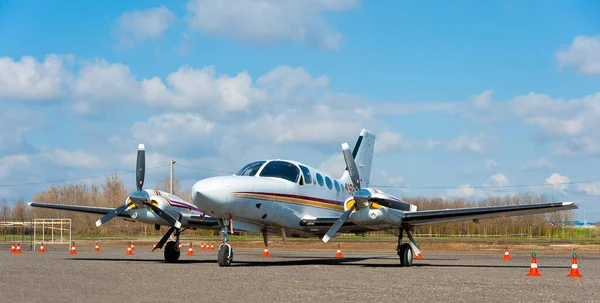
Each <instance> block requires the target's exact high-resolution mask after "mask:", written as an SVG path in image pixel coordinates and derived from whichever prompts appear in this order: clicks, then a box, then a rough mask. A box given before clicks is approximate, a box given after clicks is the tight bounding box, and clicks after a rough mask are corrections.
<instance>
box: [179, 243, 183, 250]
mask: <svg viewBox="0 0 600 303" xmlns="http://www.w3.org/2000/svg"><path fill="white" fill-rule="evenodd" d="M182 248H183V245H182V244H181V243H179V251H181V249H182Z"/></svg>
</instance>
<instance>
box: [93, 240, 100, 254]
mask: <svg viewBox="0 0 600 303" xmlns="http://www.w3.org/2000/svg"><path fill="white" fill-rule="evenodd" d="M94 252H100V246H98V241H96V246H95V247H94Z"/></svg>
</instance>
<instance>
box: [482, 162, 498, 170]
mask: <svg viewBox="0 0 600 303" xmlns="http://www.w3.org/2000/svg"><path fill="white" fill-rule="evenodd" d="M484 163H485V169H486V170H487V171H491V170H493V169H494V168H496V167H497V166H498V162H496V161H495V160H493V159H490V160H485V162H484Z"/></svg>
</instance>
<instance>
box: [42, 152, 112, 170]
mask: <svg viewBox="0 0 600 303" xmlns="http://www.w3.org/2000/svg"><path fill="white" fill-rule="evenodd" d="M42 155H44V156H47V157H48V158H49V160H50V161H52V162H54V163H56V165H57V166H58V167H63V168H85V169H92V168H95V167H98V166H99V165H100V164H101V160H100V158H98V157H97V156H96V155H93V154H91V153H89V152H87V151H85V150H65V149H61V148H57V149H55V150H53V151H51V152H49V153H43V154H42Z"/></svg>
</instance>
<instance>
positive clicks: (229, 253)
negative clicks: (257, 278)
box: [218, 244, 233, 267]
mask: <svg viewBox="0 0 600 303" xmlns="http://www.w3.org/2000/svg"><path fill="white" fill-rule="evenodd" d="M231 260H233V249H232V248H231V246H229V245H227V244H223V245H221V247H219V254H218V263H219V266H220V267H224V266H229V265H231Z"/></svg>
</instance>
